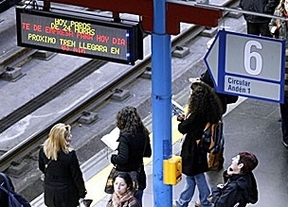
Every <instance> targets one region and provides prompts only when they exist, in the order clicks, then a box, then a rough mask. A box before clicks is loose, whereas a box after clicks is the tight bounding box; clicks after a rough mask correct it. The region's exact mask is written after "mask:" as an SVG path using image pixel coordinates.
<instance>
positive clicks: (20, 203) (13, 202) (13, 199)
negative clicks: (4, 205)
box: [0, 173, 31, 207]
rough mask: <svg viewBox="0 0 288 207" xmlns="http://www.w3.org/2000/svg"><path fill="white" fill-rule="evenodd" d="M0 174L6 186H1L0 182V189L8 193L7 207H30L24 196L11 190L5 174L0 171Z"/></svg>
mask: <svg viewBox="0 0 288 207" xmlns="http://www.w3.org/2000/svg"><path fill="white" fill-rule="evenodd" d="M0 176H2V177H3V178H4V180H5V184H6V186H7V189H6V188H5V187H4V186H2V184H0V190H2V191H3V192H5V193H7V195H8V207H31V205H30V204H29V202H28V201H27V200H26V199H25V198H23V197H22V196H21V195H19V194H18V193H16V192H15V191H13V189H12V186H11V185H10V182H9V180H8V178H7V176H6V175H5V174H4V173H0Z"/></svg>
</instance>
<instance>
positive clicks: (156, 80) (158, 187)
mask: <svg viewBox="0 0 288 207" xmlns="http://www.w3.org/2000/svg"><path fill="white" fill-rule="evenodd" d="M153 3H154V7H153V8H154V10H153V11H154V18H153V19H154V20H153V27H154V28H153V32H152V121H153V122H152V130H153V193H154V194H153V195H154V207H163V206H165V207H169V206H172V186H170V185H166V184H164V183H163V160H164V159H167V158H170V157H171V153H172V141H171V140H172V139H171V131H172V126H171V125H172V121H171V114H172V112H171V96H172V95H171V91H172V89H171V88H172V87H171V39H170V35H167V34H166V6H165V4H166V1H165V0H154V1H153Z"/></svg>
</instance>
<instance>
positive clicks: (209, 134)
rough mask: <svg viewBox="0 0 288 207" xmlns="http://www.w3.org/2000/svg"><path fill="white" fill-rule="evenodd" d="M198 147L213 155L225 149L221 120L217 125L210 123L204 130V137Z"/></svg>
mask: <svg viewBox="0 0 288 207" xmlns="http://www.w3.org/2000/svg"><path fill="white" fill-rule="evenodd" d="M198 146H199V147H200V148H201V149H202V150H204V151H206V152H209V153H210V152H211V153H212V154H216V153H218V152H219V151H220V150H221V149H223V147H224V138H223V122H222V121H221V120H220V121H218V122H217V123H215V124H211V123H210V122H208V123H207V124H206V126H205V128H204V131H203V135H202V137H201V139H200V140H199V143H198Z"/></svg>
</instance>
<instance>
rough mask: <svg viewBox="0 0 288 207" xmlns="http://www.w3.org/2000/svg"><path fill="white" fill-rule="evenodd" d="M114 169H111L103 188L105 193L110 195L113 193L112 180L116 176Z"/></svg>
mask: <svg viewBox="0 0 288 207" xmlns="http://www.w3.org/2000/svg"><path fill="white" fill-rule="evenodd" d="M117 173H118V172H117V170H116V167H113V168H112V169H111V171H110V173H109V175H108V178H107V181H106V185H105V188H104V191H105V193H108V194H112V193H113V192H114V186H113V179H114V177H115V176H116V175H117Z"/></svg>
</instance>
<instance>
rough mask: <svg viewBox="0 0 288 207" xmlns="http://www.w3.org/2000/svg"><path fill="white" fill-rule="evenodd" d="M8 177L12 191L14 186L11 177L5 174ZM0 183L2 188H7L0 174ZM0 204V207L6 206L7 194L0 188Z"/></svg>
mask: <svg viewBox="0 0 288 207" xmlns="http://www.w3.org/2000/svg"><path fill="white" fill-rule="evenodd" d="M6 177H7V178H8V181H9V183H10V186H11V187H12V190H13V191H14V186H13V184H12V181H11V179H10V178H9V177H8V176H7V175H6ZM0 185H2V186H3V187H4V188H6V189H7V184H6V182H5V179H4V178H3V177H2V176H1V175H0ZM0 206H1V207H8V195H7V193H6V192H4V191H2V190H1V189H0Z"/></svg>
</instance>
